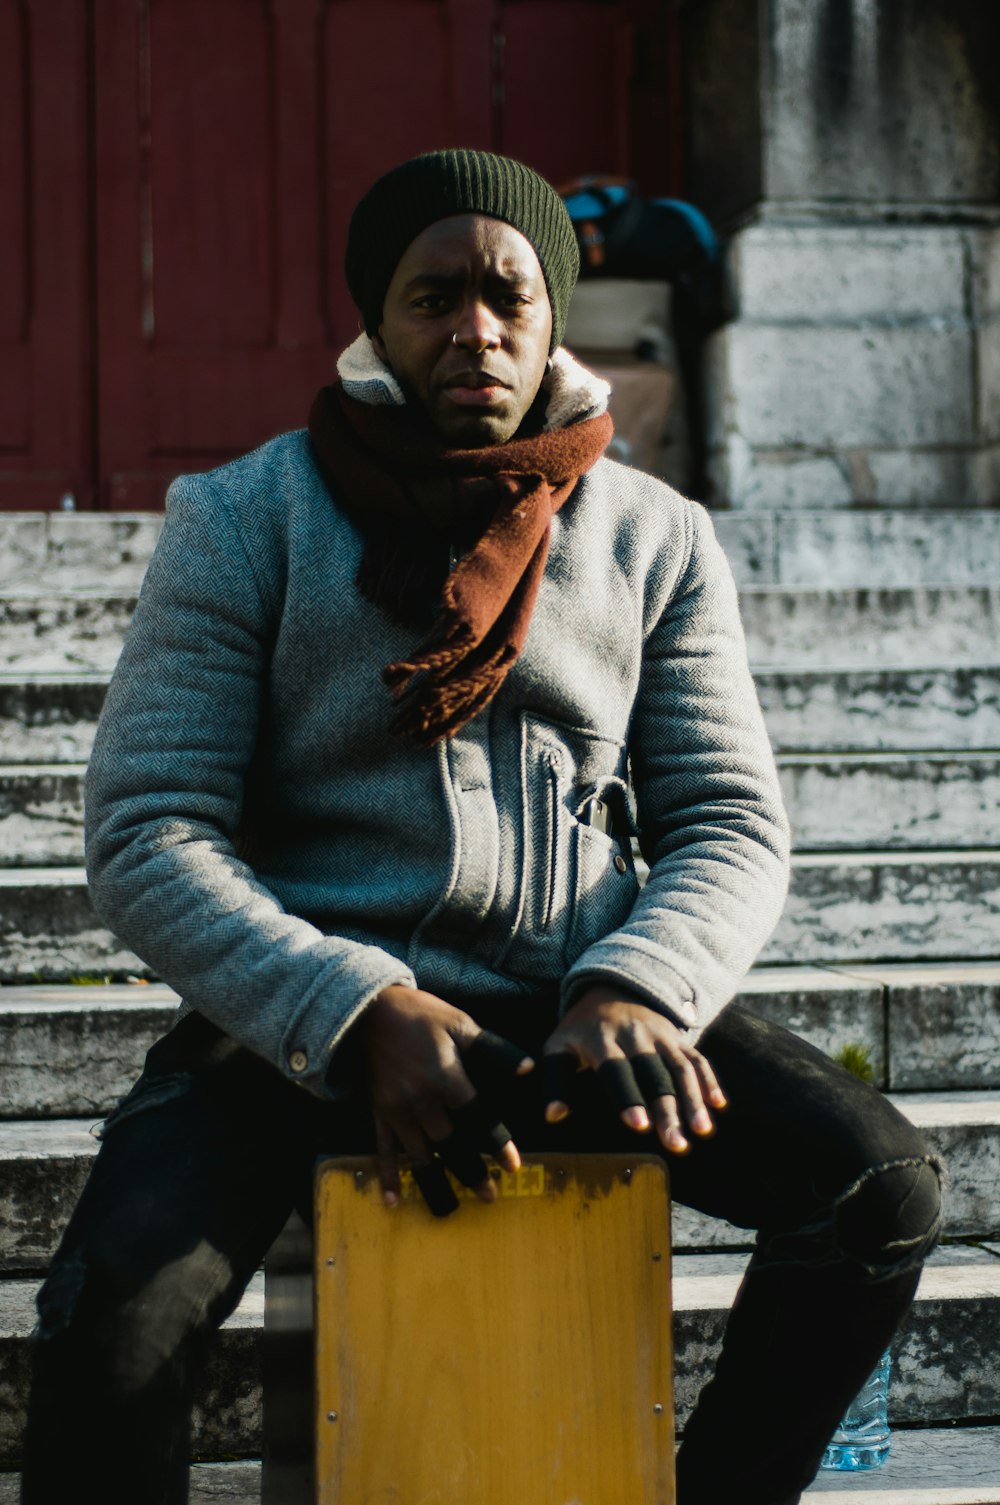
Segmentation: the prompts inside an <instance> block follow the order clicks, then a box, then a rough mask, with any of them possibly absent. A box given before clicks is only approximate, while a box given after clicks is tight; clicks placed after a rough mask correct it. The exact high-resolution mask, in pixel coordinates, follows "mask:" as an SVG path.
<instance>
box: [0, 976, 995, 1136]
mask: <svg viewBox="0 0 1000 1505" xmlns="http://www.w3.org/2000/svg"><path fill="white" fill-rule="evenodd" d="M739 996H740V998H741V999H742V1001H743V1002H744V1004H745V1005H746V1006H747V1007H748V1008H750V1009H751V1010H753V1012H755V1013H758V1014H761V1015H762V1016H763V1017H765V1018H768V1019H771V1020H772V1021H773V1022H774V1023H776V1024H783V1025H784V1026H785V1027H786V1028H788V1029H791V1030H794V1031H795V1033H796V1034H799V1035H802V1036H803V1037H804V1038H805V1039H807V1040H810V1041H811V1042H812V1043H813V1044H814V1045H816V1046H817V1047H818V1048H819V1049H820V1050H824V1051H826V1052H827V1053H828V1054H836V1053H837V1052H838V1051H839V1050H840V1049H842V1048H843V1046H844V1045H846V1044H855V1045H861V1046H863V1047H864V1048H865V1049H866V1050H867V1051H868V1053H869V1057H870V1059H871V1062H872V1067H873V1070H874V1073H875V1079H876V1081H877V1082H878V1083H879V1084H880V1085H882V1086H887V1087H889V1088H891V1089H892V1090H893V1091H896V1092H906V1091H912V1092H935V1091H938V1092H941V1091H944V1092H949V1091H959V1092H975V1091H977V1090H988V1089H991V1088H1000V964H998V963H995V962H936V963H935V962H928V963H922V964H919V965H915V966H900V965H886V966H882V967H873V968H863V967H859V968H857V969H856V970H853V971H850V970H834V969H832V968H822V967H759V968H756V969H755V970H754V971H753V972H751V973H750V975H749V976H748V977H747V978H745V979H744V981H743V984H742V986H741V988H740V994H739ZM176 1007H177V997H176V994H174V993H173V992H171V990H170V989H169V988H166V987H163V986H162V985H160V984H155V983H154V984H151V985H149V986H146V987H141V986H139V987H137V986H134V985H127V984H116V983H110V984H98V985H91V986H60V985H40V984H36V985H34V986H29V987H0V1118H7V1119H15V1120H16V1119H33V1118H69V1117H93V1118H100V1117H103V1115H104V1114H106V1113H108V1112H110V1110H111V1109H112V1108H113V1107H114V1105H115V1103H116V1102H118V1100H119V1099H120V1098H121V1096H122V1095H123V1093H125V1092H126V1091H127V1090H128V1088H129V1087H130V1086H131V1085H132V1083H133V1081H134V1080H135V1078H136V1077H137V1076H138V1074H139V1071H140V1069H141V1067H142V1060H143V1056H144V1055H145V1052H146V1051H147V1050H148V1049H149V1046H150V1045H151V1044H152V1043H153V1041H154V1040H156V1039H158V1038H159V1037H160V1036H161V1035H162V1034H163V1033H165V1031H166V1030H167V1029H169V1028H170V1025H171V1023H172V1022H173V1019H174V1017H175V1012H176Z"/></svg>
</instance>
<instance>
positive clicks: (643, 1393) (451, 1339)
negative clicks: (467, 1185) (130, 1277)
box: [314, 1155, 674, 1505]
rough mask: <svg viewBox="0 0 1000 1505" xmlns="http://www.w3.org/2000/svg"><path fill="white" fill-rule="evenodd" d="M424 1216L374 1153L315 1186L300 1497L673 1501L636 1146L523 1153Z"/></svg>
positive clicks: (661, 1349) (654, 1175)
mask: <svg viewBox="0 0 1000 1505" xmlns="http://www.w3.org/2000/svg"><path fill="white" fill-rule="evenodd" d="M495 1174H496V1175H497V1176H498V1180H497V1186H498V1190H499V1193H500V1195H499V1197H498V1199H497V1201H496V1202H494V1203H493V1204H492V1205H485V1204H483V1203H482V1202H480V1201H479V1200H478V1199H477V1198H476V1197H475V1196H474V1195H473V1194H472V1193H465V1192H464V1191H463V1189H459V1192H460V1196H461V1206H460V1208H459V1210H458V1212H457V1213H455V1214H454V1215H452V1216H451V1217H449V1218H446V1219H437V1218H434V1217H432V1216H431V1214H430V1213H429V1212H428V1210H427V1208H426V1207H425V1206H424V1204H423V1202H422V1200H421V1198H420V1196H419V1193H418V1192H417V1190H416V1187H415V1186H413V1184H412V1182H410V1181H409V1180H408V1179H405V1178H404V1196H403V1202H402V1205H401V1206H400V1207H398V1208H396V1209H394V1210H389V1209H386V1208H385V1207H384V1206H383V1203H382V1198H381V1193H380V1189H379V1183H378V1176H377V1171H376V1166H375V1162H374V1160H371V1159H364V1160H329V1161H325V1162H323V1163H322V1164H321V1166H320V1168H319V1171H318V1175H317V1186H316V1198H317V1201H316V1227H315V1265H314V1280H315V1362H316V1372H315V1386H316V1390H315V1395H316V1455H315V1481H316V1500H317V1505H390V1502H391V1505H624V1502H626V1501H627V1502H628V1505H673V1500H674V1486H673V1456H674V1448H673V1399H672V1353H671V1342H670V1223H669V1208H670V1201H669V1186H668V1178H667V1171H666V1167H665V1165H664V1164H663V1162H662V1161H661V1160H659V1159H656V1158H655V1157H653V1156H632V1157H629V1158H627V1159H626V1158H625V1157H622V1156H611V1155H574V1156H555V1155H550V1156H538V1157H531V1158H530V1159H528V1160H526V1162H525V1164H524V1165H523V1167H522V1168H521V1170H519V1171H517V1172H516V1173H508V1172H503V1173H499V1172H497V1173H495Z"/></svg>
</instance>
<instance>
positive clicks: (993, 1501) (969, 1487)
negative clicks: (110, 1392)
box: [246, 1427, 1000, 1505]
mask: <svg viewBox="0 0 1000 1505" xmlns="http://www.w3.org/2000/svg"><path fill="white" fill-rule="evenodd" d="M806 1496H807V1498H808V1499H809V1501H810V1505H851V1502H852V1501H854V1502H856V1505H1000V1427H952V1428H944V1427H927V1428H920V1429H914V1430H899V1431H896V1432H894V1433H893V1436H892V1443H891V1450H890V1453H889V1458H888V1462H887V1463H886V1464H885V1465H884V1466H883V1467H882V1468H878V1469H872V1470H870V1471H866V1472H864V1473H856V1474H841V1473H831V1472H827V1471H823V1472H821V1473H820V1475H819V1477H818V1478H817V1480H816V1482H815V1483H814V1484H811V1485H810V1486H809V1488H808V1489H807V1490H806ZM246 1505H257V1502H256V1498H255V1497H254V1496H250V1497H249V1498H248V1499H247V1502H246Z"/></svg>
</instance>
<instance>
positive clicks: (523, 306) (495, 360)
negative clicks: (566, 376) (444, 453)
mask: <svg viewBox="0 0 1000 1505" xmlns="http://www.w3.org/2000/svg"><path fill="white" fill-rule="evenodd" d="M551 337H552V309H551V308H550V306H549V297H548V291H547V289H546V286H545V278H544V276H543V275H542V269H541V267H540V265H539V263H538V257H537V256H536V255H535V252H534V249H533V248H532V246H531V243H530V242H529V241H527V240H525V238H524V236H523V235H522V234H521V233H520V231H518V230H515V229H514V227H513V226H512V225H508V224H505V223H504V222H503V221H502V220H497V219H490V218H489V217H488V216H487V215H484V214H459V215H454V216H452V217H451V218H449V219H443V220H438V221H437V222H436V223H435V224H433V225H429V226H428V227H427V229H426V230H423V231H422V232H421V233H420V234H419V235H418V236H417V238H416V240H414V241H412V242H411V244H410V245H409V246H408V247H407V249H406V251H405V252H404V253H403V256H402V259H401V260H400V263H399V265H398V266H397V268H396V271H395V273H394V275H393V279H392V281H391V282H390V284H389V288H388V291H387V292H386V295H385V304H384V305H383V309H382V323H381V324H380V325H379V331H378V334H377V335H375V336H373V339H372V343H373V345H374V346H375V349H376V351H377V352H378V354H379V356H380V357H381V358H382V360H384V361H385V362H386V363H387V364H388V365H389V366H390V367H391V368H392V370H393V372H394V373H395V375H396V377H397V379H398V381H399V382H400V385H401V386H402V387H403V389H404V391H405V392H406V394H407V396H408V398H409V399H410V400H411V401H415V402H417V403H419V405H420V406H421V407H422V408H423V409H424V411H425V412H426V413H427V415H428V417H429V418H430V419H431V422H432V423H433V424H434V426H435V427H436V428H437V429H438V431H439V432H440V433H441V434H443V435H444V437H445V438H446V439H447V440H448V441H449V443H451V444H453V445H455V446H457V447H458V448H460V449H475V448H479V447H481V446H484V445H488V444H503V443H505V441H506V440H508V439H510V438H511V437H512V435H513V434H514V433H516V431H517V429H518V426H519V425H520V423H521V420H522V419H523V417H524V415H525V413H527V411H528V409H529V408H530V406H531V404H532V402H533V401H534V398H535V394H536V393H537V391H538V388H539V386H540V385H541V381H542V377H543V376H544V375H545V365H546V362H547V360H548V354H549V341H550V339H551Z"/></svg>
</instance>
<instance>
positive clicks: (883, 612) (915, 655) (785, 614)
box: [740, 585, 1000, 669]
mask: <svg viewBox="0 0 1000 1505" xmlns="http://www.w3.org/2000/svg"><path fill="white" fill-rule="evenodd" d="M740 609H741V612H742V615H743V625H744V627H745V629H746V634H747V645H748V648H749V652H750V662H751V664H752V665H753V666H754V668H755V669H798V668H807V669H817V668H819V667H821V666H824V665H825V666H829V667H830V668H836V669H850V668H868V669H871V668H887V667H893V668H913V669H924V668H928V667H938V668H944V667H947V666H955V665H959V664H967V665H976V664H984V663H990V664H996V663H998V662H1000V586H996V585H969V586H930V585H928V586H915V587H905V586H891V587H886V588H884V589H881V588H866V587H844V588H836V589H828V590H823V589H819V588H817V589H814V590H809V589H806V588H802V589H795V588H791V587H789V588H785V587H781V586H762V587H758V588H755V589H748V590H743V591H741V592H740Z"/></svg>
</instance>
